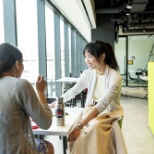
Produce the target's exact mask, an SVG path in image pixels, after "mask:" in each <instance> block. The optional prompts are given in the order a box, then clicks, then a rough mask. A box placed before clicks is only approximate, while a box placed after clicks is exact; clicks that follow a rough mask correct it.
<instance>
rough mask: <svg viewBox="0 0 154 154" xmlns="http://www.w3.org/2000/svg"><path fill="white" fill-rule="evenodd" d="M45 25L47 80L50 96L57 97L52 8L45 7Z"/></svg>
mask: <svg viewBox="0 0 154 154" xmlns="http://www.w3.org/2000/svg"><path fill="white" fill-rule="evenodd" d="M45 25H46V51H47V78H48V81H51V82H50V83H49V82H48V95H49V96H55V83H54V81H55V61H54V57H55V56H54V13H53V10H52V7H51V6H49V5H48V4H46V6H45Z"/></svg>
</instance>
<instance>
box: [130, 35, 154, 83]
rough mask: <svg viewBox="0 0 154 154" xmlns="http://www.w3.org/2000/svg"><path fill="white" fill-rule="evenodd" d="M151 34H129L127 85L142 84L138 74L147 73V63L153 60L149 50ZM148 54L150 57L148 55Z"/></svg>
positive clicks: (151, 44)
mask: <svg viewBox="0 0 154 154" xmlns="http://www.w3.org/2000/svg"><path fill="white" fill-rule="evenodd" d="M153 42H154V39H153V36H152V35H142V36H129V39H128V75H129V76H128V77H129V80H130V82H129V85H130V86H131V85H136V86H144V85H145V84H146V83H145V82H144V81H142V80H141V78H140V76H141V75H143V74H145V73H147V69H148V68H147V65H148V62H149V61H152V60H153V58H154V57H153V56H152V55H151V56H150V52H151V50H152V46H153ZM149 56H150V57H149Z"/></svg>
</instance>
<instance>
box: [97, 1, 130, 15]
mask: <svg viewBox="0 0 154 154" xmlns="http://www.w3.org/2000/svg"><path fill="white" fill-rule="evenodd" d="M126 5H127V3H122V4H121V5H119V6H118V7H109V8H103V9H97V10H96V14H103V13H120V12H122V11H123V10H124V9H125V8H126Z"/></svg>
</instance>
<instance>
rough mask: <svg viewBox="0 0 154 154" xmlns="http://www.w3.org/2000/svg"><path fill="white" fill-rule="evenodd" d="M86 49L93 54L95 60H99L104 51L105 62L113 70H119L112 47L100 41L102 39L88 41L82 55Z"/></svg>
mask: <svg viewBox="0 0 154 154" xmlns="http://www.w3.org/2000/svg"><path fill="white" fill-rule="evenodd" d="M86 50H87V51H88V52H89V53H90V54H91V55H92V56H94V57H95V58H96V59H97V60H99V58H100V56H101V55H102V54H103V53H104V54H105V59H104V62H105V64H107V65H109V66H110V67H111V68H112V69H114V70H117V71H118V70H119V65H118V63H117V60H116V57H115V54H114V51H113V48H112V46H111V45H110V44H109V43H106V42H102V41H95V42H91V43H88V44H87V45H86V46H85V48H84V50H83V55H84V56H85V52H86Z"/></svg>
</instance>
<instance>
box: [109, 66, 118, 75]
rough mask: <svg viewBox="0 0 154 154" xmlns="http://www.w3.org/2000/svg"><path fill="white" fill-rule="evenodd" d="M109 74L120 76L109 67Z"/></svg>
mask: <svg viewBox="0 0 154 154" xmlns="http://www.w3.org/2000/svg"><path fill="white" fill-rule="evenodd" d="M109 72H110V74H111V75H116V76H120V72H119V71H117V70H115V69H113V68H111V67H109Z"/></svg>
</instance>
